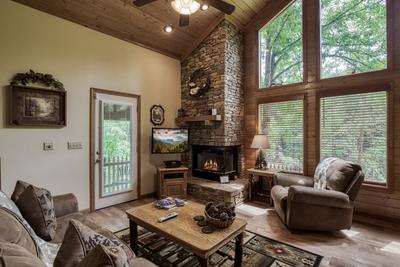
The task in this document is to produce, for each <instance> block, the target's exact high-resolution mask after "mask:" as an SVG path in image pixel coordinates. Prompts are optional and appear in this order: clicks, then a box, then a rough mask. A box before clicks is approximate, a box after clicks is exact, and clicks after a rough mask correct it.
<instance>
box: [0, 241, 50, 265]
mask: <svg viewBox="0 0 400 267" xmlns="http://www.w3.org/2000/svg"><path fill="white" fill-rule="evenodd" d="M15 266H18V267H45V265H44V263H43V262H42V261H40V260H39V258H38V257H35V256H34V255H32V254H31V253H30V252H29V251H28V250H26V249H25V248H23V247H21V246H19V245H17V244H12V243H7V242H0V267H15Z"/></svg>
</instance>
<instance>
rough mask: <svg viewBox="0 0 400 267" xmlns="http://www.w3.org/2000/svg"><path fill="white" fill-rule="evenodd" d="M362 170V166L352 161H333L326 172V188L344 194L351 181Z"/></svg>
mask: <svg viewBox="0 0 400 267" xmlns="http://www.w3.org/2000/svg"><path fill="white" fill-rule="evenodd" d="M360 170H361V167H360V165H358V164H355V163H353V162H351V161H347V160H342V159H337V160H335V161H333V162H332V163H331V164H330V165H329V168H328V169H327V171H326V177H327V184H326V188H327V189H329V190H335V191H340V192H344V191H345V190H346V188H347V186H348V185H349V184H350V182H351V180H352V179H353V178H354V176H355V175H356V174H357V172H358V171H360Z"/></svg>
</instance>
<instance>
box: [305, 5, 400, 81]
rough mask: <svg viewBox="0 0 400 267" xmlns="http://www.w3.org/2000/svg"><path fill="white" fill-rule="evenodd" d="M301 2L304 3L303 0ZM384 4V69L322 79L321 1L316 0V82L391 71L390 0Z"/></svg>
mask: <svg viewBox="0 0 400 267" xmlns="http://www.w3.org/2000/svg"><path fill="white" fill-rule="evenodd" d="M303 2H305V1H304V0H303ZM385 2H386V68H384V69H381V70H373V71H368V72H362V73H355V74H348V75H342V76H334V77H327V78H323V77H322V47H321V44H322V29H321V28H322V27H321V26H322V25H321V16H322V6H321V0H318V14H317V17H318V19H319V20H318V22H317V28H318V29H319V31H318V35H317V38H316V39H317V40H316V41H317V51H318V55H317V61H318V62H317V73H318V75H317V79H318V81H329V80H334V79H340V78H345V77H352V76H359V75H366V74H372V73H379V72H387V71H388V70H391V69H393V58H392V55H393V47H392V44H393V41H392V35H391V32H392V21H391V20H390V17H391V16H392V14H391V9H392V1H391V0H385Z"/></svg>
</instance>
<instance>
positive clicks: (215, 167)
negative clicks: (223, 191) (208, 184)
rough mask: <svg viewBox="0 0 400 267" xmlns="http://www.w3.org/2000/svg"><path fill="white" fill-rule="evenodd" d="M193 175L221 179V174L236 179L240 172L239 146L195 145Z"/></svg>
mask: <svg viewBox="0 0 400 267" xmlns="http://www.w3.org/2000/svg"><path fill="white" fill-rule="evenodd" d="M192 152H193V157H192V159H193V165H192V166H193V176H195V177H199V178H206V179H209V180H213V181H219V178H220V176H222V175H229V179H234V178H235V175H237V174H238V146H202V145H193V146H192Z"/></svg>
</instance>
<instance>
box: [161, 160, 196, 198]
mask: <svg viewBox="0 0 400 267" xmlns="http://www.w3.org/2000/svg"><path fill="white" fill-rule="evenodd" d="M188 171H189V169H188V168H186V167H179V168H158V169H157V177H158V179H157V184H158V190H157V195H158V198H161V197H164V196H167V197H178V198H182V199H186V197H187V176H188Z"/></svg>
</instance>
